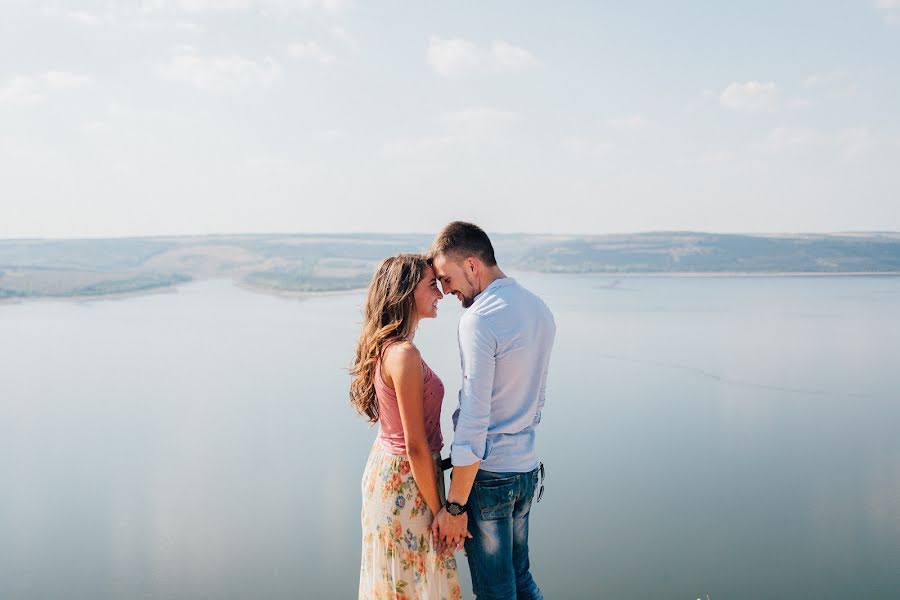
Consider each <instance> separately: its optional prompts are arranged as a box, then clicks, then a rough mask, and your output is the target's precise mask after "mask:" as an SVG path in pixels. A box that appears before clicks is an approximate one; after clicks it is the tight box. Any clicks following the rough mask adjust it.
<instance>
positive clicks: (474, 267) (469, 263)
mask: <svg viewBox="0 0 900 600" xmlns="http://www.w3.org/2000/svg"><path fill="white" fill-rule="evenodd" d="M466 269H468V270H469V272H470V273H472V274H473V275H477V274H478V261H476V260H475V258H474V257H472V256H470V257H469V258H467V259H466Z"/></svg>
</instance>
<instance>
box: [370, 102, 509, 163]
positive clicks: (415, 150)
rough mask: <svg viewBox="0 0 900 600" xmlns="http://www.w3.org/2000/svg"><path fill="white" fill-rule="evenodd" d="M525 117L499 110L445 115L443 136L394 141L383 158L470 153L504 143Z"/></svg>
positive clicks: (441, 117) (439, 118)
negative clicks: (505, 137) (512, 129)
mask: <svg viewBox="0 0 900 600" xmlns="http://www.w3.org/2000/svg"><path fill="white" fill-rule="evenodd" d="M521 118H522V117H521V115H520V114H519V113H517V112H513V111H508V110H500V109H495V108H470V109H465V110H457V111H448V112H444V113H441V114H440V115H439V116H438V122H439V123H440V124H441V125H442V131H441V132H440V133H439V134H435V135H431V136H425V137H418V138H407V139H401V140H394V141H391V142H389V143H387V144H385V145H384V147H383V148H382V155H383V156H387V157H392V158H396V157H400V156H405V157H408V158H413V159H423V158H425V157H427V156H431V157H433V156H434V155H435V153H442V152H449V151H458V150H460V149H462V150H464V151H466V152H469V151H471V150H472V149H475V148H483V147H485V146H487V145H490V144H494V143H498V142H502V141H503V139H504V134H505V133H506V132H507V131H508V130H509V128H510V127H512V126H513V125H514V124H515V123H517V122H518V121H520V120H521Z"/></svg>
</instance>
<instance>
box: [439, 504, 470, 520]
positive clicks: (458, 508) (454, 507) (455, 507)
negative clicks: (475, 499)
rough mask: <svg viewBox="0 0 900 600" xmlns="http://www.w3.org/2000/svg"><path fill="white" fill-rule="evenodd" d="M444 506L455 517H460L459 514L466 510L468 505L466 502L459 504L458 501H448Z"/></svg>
mask: <svg viewBox="0 0 900 600" xmlns="http://www.w3.org/2000/svg"><path fill="white" fill-rule="evenodd" d="M444 508H445V509H446V510H447V512H448V513H450V514H451V515H453V516H454V517H458V516H459V515H461V514H463V513H464V512H466V505H465V504H457V503H456V502H448V503H447V504H445V505H444Z"/></svg>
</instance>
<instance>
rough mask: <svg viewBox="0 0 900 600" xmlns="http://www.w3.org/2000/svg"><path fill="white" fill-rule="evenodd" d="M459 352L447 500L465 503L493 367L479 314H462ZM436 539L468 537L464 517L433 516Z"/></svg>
mask: <svg viewBox="0 0 900 600" xmlns="http://www.w3.org/2000/svg"><path fill="white" fill-rule="evenodd" d="M459 351H460V358H461V361H462V372H463V381H462V389H461V390H460V394H459V415H458V416H457V419H456V428H455V433H454V436H453V444H452V445H451V447H450V459H451V462H452V463H453V478H452V480H451V483H450V491H449V493H448V494H447V500H448V501H450V502H456V503H457V504H466V503H467V502H468V500H469V494H470V493H471V492H472V485H473V483H474V481H475V475H476V474H477V473H478V467H479V465H480V464H481V461H482V460H484V459H485V458H486V454H487V432H488V426H489V425H490V419H491V393H492V391H493V388H494V367H495V362H496V353H497V342H496V338H495V337H494V335H493V332H492V331H491V330H490V328H489V327H488V325H487V323H486V322H485V321H484V319H483V318H482V317H479V316H478V315H474V314H472V315H465V316H464V317H463V318H462V320H460V323H459ZM435 528H436V533H438V538H439V541H444V539H446V544H447V545H449V546H451V547H458V546H459V544H461V543H462V541H463V540H464V539H465V538H466V537H467V536H468V537H471V536H469V534H468V531H467V529H466V519H465V518H464V515H463V516H459V517H453V516H452V515H450V514H448V513H447V511H446V510H442V511H441V512H440V513H439V514H438V515H437V518H436V519H435Z"/></svg>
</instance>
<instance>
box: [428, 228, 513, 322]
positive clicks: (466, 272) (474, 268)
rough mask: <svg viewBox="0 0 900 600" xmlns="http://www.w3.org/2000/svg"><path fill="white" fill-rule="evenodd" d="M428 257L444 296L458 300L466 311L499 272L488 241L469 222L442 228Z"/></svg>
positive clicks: (492, 249) (484, 235) (485, 236)
mask: <svg viewBox="0 0 900 600" xmlns="http://www.w3.org/2000/svg"><path fill="white" fill-rule="evenodd" d="M429 257H430V259H431V264H432V265H433V266H434V272H435V275H436V276H437V278H438V281H440V282H441V287H442V288H443V290H444V293H445V294H453V295H454V296H456V297H457V298H459V301H460V302H462V305H463V306H464V307H465V308H468V307H470V306H472V303H473V302H474V301H475V296H477V295H478V294H480V293H481V292H482V291H484V288H485V287H487V285H488V284H489V283H490V281H493V280H494V279H495V278H496V273H498V272H499V269H498V268H497V259H496V258H494V247H493V246H492V245H491V240H490V238H488V236H487V234H486V233H485V232H484V231H483V230H482V229H481V228H480V227H479V226H477V225H473V224H472V223H464V222H462V221H454V222H453V223H450V224H449V225H447V226H446V227H444V229H443V230H441V232H440V233H439V234H438V236H437V238H435V240H434V244H432V246H431V252H430V254H429Z"/></svg>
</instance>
